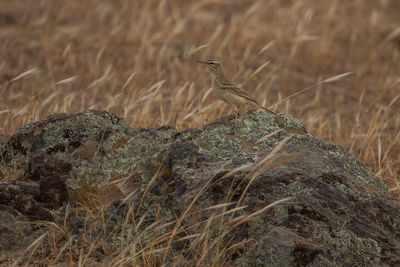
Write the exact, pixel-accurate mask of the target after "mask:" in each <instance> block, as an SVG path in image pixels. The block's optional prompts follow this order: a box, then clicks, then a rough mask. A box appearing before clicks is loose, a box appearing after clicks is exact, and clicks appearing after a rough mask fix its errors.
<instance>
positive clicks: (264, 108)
mask: <svg viewBox="0 0 400 267" xmlns="http://www.w3.org/2000/svg"><path fill="white" fill-rule="evenodd" d="M258 106H259V107H260V108H262V109H263V110H265V111H268V112H270V113H272V114H276V113H275V112H273V111H272V110H269V109H267V108H266V107H263V106H261V105H258Z"/></svg>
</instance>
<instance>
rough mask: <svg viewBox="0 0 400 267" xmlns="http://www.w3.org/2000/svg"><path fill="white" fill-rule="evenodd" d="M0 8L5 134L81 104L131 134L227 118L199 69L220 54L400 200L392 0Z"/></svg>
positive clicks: (118, 0) (397, 32)
mask: <svg viewBox="0 0 400 267" xmlns="http://www.w3.org/2000/svg"><path fill="white" fill-rule="evenodd" d="M0 7H1V8H0V133H2V134H12V133H13V132H14V131H15V130H16V129H18V128H19V127H20V126H22V125H23V124H25V123H27V122H30V121H35V120H40V119H43V118H45V117H46V116H48V115H50V114H54V113H62V112H65V113H72V112H76V111H80V110H85V109H99V110H107V111H110V112H112V113H115V114H116V115H118V116H120V117H123V118H125V119H126V120H128V121H130V122H131V124H132V125H133V126H141V127H159V126H162V125H170V126H173V127H176V128H177V129H184V128H187V127H191V128H195V127H197V128H201V127H202V125H204V124H206V123H208V122H210V121H213V120H215V119H218V118H219V117H220V116H221V115H224V114H230V113H231V112H232V111H233V109H232V108H231V107H230V106H228V105H227V104H224V103H222V102H220V101H219V100H217V99H216V98H215V97H214V96H213V95H212V93H211V92H210V82H209V76H208V72H207V70H206V68H205V67H204V66H203V65H200V64H197V63H196V61H197V60H198V59H208V58H216V59H219V60H221V61H222V62H223V63H224V66H225V68H226V69H227V71H228V73H229V74H230V75H231V76H232V77H233V78H234V80H235V81H236V82H238V83H240V84H241V85H242V86H243V87H244V88H246V90H247V91H248V93H249V94H250V95H252V96H254V97H255V98H256V99H257V100H258V101H259V102H260V103H262V104H263V105H264V106H269V107H270V108H272V109H273V110H274V111H276V112H279V113H285V114H291V115H293V116H294V117H296V118H298V119H300V120H302V121H303V122H304V124H305V126H306V127H307V129H308V131H309V133H311V134H312V135H314V136H316V137H318V138H322V139H325V140H328V141H331V142H334V143H336V144H339V145H341V146H343V147H345V148H347V149H348V150H349V151H350V152H352V153H353V154H355V155H356V156H357V157H358V158H359V159H360V160H362V161H363V162H364V163H365V164H366V165H367V166H369V167H370V168H371V169H372V170H373V172H374V173H376V175H377V176H378V177H379V178H380V179H382V180H383V181H385V182H386V183H387V184H388V188H389V190H391V191H393V192H394V193H395V194H398V193H399V192H400V157H399V154H400V116H399V113H400V99H399V98H400V16H399V10H400V2H399V1H397V0H379V1H378V0H368V1H367V0H365V1H348V0H336V1H334V0H332V1H319V0H302V1H294V0H292V1H291V0H285V1H273V0H271V1H263V0H258V1H257V0H251V1H250V0H243V1H240V0H235V1H231V0H210V1H195V0H174V1H168V0H161V1H156V0H146V1H145V0H142V1H123V0H115V1H98V0H87V1H78V0H68V1H51V0H41V1H38V0H25V1H23V0H14V1H7V0H1V1H0ZM348 72H351V74H349V75H347V76H343V77H341V76H337V75H340V74H343V73H348ZM335 76H336V78H334V79H333V81H331V80H329V78H331V77H335ZM327 79H328V80H327ZM310 86H313V87H312V88H310V89H309V90H306V91H305V92H304V93H301V94H298V95H296V96H293V97H291V98H289V99H287V100H285V98H286V97H288V96H291V95H292V94H295V93H296V92H298V91H301V90H303V89H305V88H308V87H310ZM281 100H285V101H281ZM241 111H242V112H244V111H245V109H242V110H241Z"/></svg>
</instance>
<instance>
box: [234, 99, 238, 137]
mask: <svg viewBox="0 0 400 267" xmlns="http://www.w3.org/2000/svg"><path fill="white" fill-rule="evenodd" d="M238 107H239V106H238ZM238 107H236V106H235V105H233V108H234V109H235V128H234V129H233V132H236V128H237V119H238V112H239V111H238Z"/></svg>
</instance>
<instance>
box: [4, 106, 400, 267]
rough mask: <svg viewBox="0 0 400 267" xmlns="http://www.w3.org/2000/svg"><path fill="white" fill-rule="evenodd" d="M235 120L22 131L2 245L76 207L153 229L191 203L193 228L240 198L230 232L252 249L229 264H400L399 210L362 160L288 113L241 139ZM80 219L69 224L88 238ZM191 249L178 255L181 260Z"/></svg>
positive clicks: (79, 119) (255, 125)
mask: <svg viewBox="0 0 400 267" xmlns="http://www.w3.org/2000/svg"><path fill="white" fill-rule="evenodd" d="M233 123H234V122H233V119H232V118H231V117H225V118H222V119H220V120H218V121H216V122H213V123H210V124H208V125H206V126H205V127H204V128H203V129H202V130H197V129H187V130H184V131H181V132H179V131H176V130H175V129H173V128H170V127H162V128H159V129H144V128H139V127H131V126H130V125H129V123H128V122H126V121H125V120H123V119H121V118H118V117H116V116H114V115H112V114H110V113H107V112H102V111H84V112H79V113H75V114H70V115H68V114H57V115H53V116H50V117H49V118H47V119H46V120H43V121H40V122H33V123H29V124H27V125H25V126H23V127H21V128H20V129H19V130H18V131H17V132H16V133H15V134H14V135H13V136H11V137H10V138H7V142H6V144H5V145H3V148H2V152H1V154H2V157H3V165H4V166H2V167H1V168H0V170H1V172H0V175H1V176H3V177H6V179H2V180H1V181H0V213H2V214H3V215H4V216H3V215H1V216H0V218H2V219H0V246H1V247H0V249H5V250H9V249H13V248H14V247H16V246H20V245H22V244H23V242H22V241H21V242H17V241H18V240H17V241H15V240H14V241H12V240H11V239H12V238H11V239H10V236H11V235H13V236H14V237H15V236H20V235H21V234H24V235H27V236H28V235H29V234H30V233H34V232H35V229H33V228H32V227H31V226H29V225H28V224H21V225H20V228H19V229H13V228H10V227H9V226H10V225H12V224H13V223H15V222H17V221H26V220H50V221H51V220H55V221H57V220H58V217H57V216H58V215H57V214H59V213H60V212H61V213H62V212H63V210H65V209H64V208H65V204H66V203H67V202H69V203H72V205H73V203H84V204H85V205H96V206H101V205H108V204H110V203H121V202H124V203H126V202H127V201H128V202H129V203H131V204H133V205H135V204H137V203H140V205H141V206H142V210H145V211H146V212H148V213H151V214H157V216H154V218H153V221H154V220H155V219H156V218H164V220H165V221H166V222H168V221H169V220H173V219H175V218H176V216H178V215H180V214H183V213H185V211H186V210H187V209H188V208H189V206H190V209H191V210H194V211H198V212H197V213H196V214H197V215H196V216H190V217H186V221H185V223H186V224H188V225H196V223H200V222H201V221H202V220H204V219H205V218H209V217H210V216H212V214H213V212H214V210H212V209H207V207H211V206H213V205H218V204H222V203H227V202H229V203H230V202H233V203H235V205H239V204H240V205H239V206H241V207H242V208H241V209H240V210H239V211H238V212H239V215H240V216H247V215H248V217H239V218H247V219H245V220H238V221H240V223H238V224H233V225H232V227H231V228H230V230H229V231H228V232H227V236H226V240H230V242H233V243H237V242H242V241H243V242H242V244H244V245H243V246H242V247H241V248H240V249H237V251H235V253H233V254H232V255H229V258H228V259H226V260H227V262H230V264H233V265H242V266H385V265H386V266H393V265H396V264H400V256H399V255H400V204H399V202H398V201H397V200H395V199H394V198H393V196H392V195H391V194H390V193H389V192H387V190H386V187H385V186H384V185H383V184H382V183H381V182H380V181H379V180H378V179H377V178H376V177H375V176H374V175H373V174H372V173H371V172H370V171H369V170H368V169H367V168H366V167H365V166H364V165H363V164H362V163H360V162H359V161H358V160H357V159H355V158H354V157H353V156H352V155H351V154H349V153H348V152H347V151H345V150H344V149H343V148H341V147H339V146H337V145H334V144H332V143H328V142H325V141H323V140H319V139H316V138H314V137H312V136H311V135H309V134H307V132H306V130H305V129H304V126H303V125H302V124H301V123H300V122H299V121H298V120H296V119H294V118H292V117H290V116H276V115H273V114H270V113H265V112H255V111H250V112H248V113H246V114H244V115H242V116H240V118H239V128H238V129H237V131H236V133H234V132H233V131H232V129H233ZM10 173H20V175H14V176H15V177H14V176H12V175H10ZM10 177H11V178H10ZM21 177H23V178H21ZM199 191H201V194H198V192H199ZM142 197H143V198H142ZM285 198H289V199H286V201H284V202H282V203H280V204H277V205H274V206H273V207H271V208H269V209H265V210H264V212H259V213H257V211H259V210H260V209H261V210H262V209H263V208H264V207H266V206H267V205H268V204H271V203H274V202H275V201H279V200H282V199H285ZM63 207H64V208H63ZM119 207H120V206H119ZM110 209H113V208H112V206H111V208H109V209H108V211H106V214H110V218H111V219H110V220H109V225H107V227H109V228H110V229H114V228H116V225H117V224H118V221H119V220H118V216H119V213H121V216H122V214H123V213H124V210H121V209H117V211H116V210H110ZM82 220H83V219H82V218H79V217H78V216H77V217H75V218H71V219H70V221H68V222H67V223H69V224H70V225H71V227H72V228H73V229H75V230H76V232H77V233H78V232H79V227H80V226H82V224H83V222H82ZM153 221H152V220H148V222H146V224H147V225H148V224H151V223H152V222H153ZM238 221H237V222H238ZM13 231H18V234H16V233H14V232H13ZM190 231H192V232H190ZM190 231H188V232H187V235H190V234H195V233H196V228H195V227H194V228H191V230H190ZM7 238H8V239H7ZM210 238H212V237H210ZM5 239H7V240H6V241H5ZM10 240H11V241H10ZM183 246H184V244H183V245H182V244H178V243H176V244H173V248H172V249H174V250H176V253H177V254H179V250H180V249H181V248H182V247H183ZM103 256H104V255H103ZM103 256H102V255H100V254H99V255H98V258H99V260H101V259H102V257H103ZM188 257H189V256H188ZM188 260H190V259H188Z"/></svg>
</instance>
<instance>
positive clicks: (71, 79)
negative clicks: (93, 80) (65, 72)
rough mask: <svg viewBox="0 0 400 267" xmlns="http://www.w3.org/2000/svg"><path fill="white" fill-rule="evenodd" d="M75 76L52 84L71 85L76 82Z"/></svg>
mask: <svg viewBox="0 0 400 267" xmlns="http://www.w3.org/2000/svg"><path fill="white" fill-rule="evenodd" d="M76 78H77V76H72V77H69V78H66V79H63V80H61V81H58V82H56V83H54V85H60V84H66V83H72V82H74V81H75V80H76Z"/></svg>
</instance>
